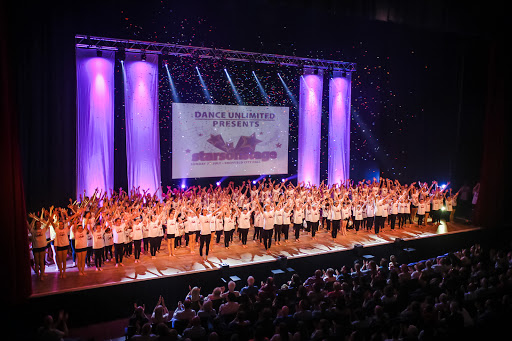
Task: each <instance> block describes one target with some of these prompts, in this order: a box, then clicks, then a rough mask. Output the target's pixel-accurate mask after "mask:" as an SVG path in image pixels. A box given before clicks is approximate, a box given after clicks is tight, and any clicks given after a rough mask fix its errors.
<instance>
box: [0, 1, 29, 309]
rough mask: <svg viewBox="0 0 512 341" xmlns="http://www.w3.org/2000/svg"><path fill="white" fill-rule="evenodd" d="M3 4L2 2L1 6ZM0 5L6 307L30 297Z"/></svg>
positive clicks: (0, 210) (11, 84) (0, 211)
mask: <svg viewBox="0 0 512 341" xmlns="http://www.w3.org/2000/svg"><path fill="white" fill-rule="evenodd" d="M2 4H3V2H2ZM5 9H6V8H5V6H4V5H0V97H1V100H0V113H1V114H0V140H1V141H2V142H1V144H0V153H1V155H2V165H1V167H0V169H1V173H0V174H1V175H0V188H1V189H2V200H1V204H0V216H1V217H2V247H0V259H2V260H3V262H2V263H3V265H2V273H3V274H4V276H3V278H2V280H1V281H0V283H2V284H1V286H0V290H1V293H2V294H1V295H2V300H1V302H2V303H7V304H8V305H9V306H10V305H13V304H16V303H20V302H23V301H24V300H25V299H26V298H28V296H29V295H30V294H31V290H32V288H31V280H30V257H29V249H28V234H27V223H26V214H25V197H24V194H23V193H24V191H23V178H22V174H23V173H22V169H21V160H20V148H19V136H18V113H17V107H16V102H15V92H16V90H15V89H16V85H15V77H14V72H13V71H14V70H13V69H12V67H11V65H12V55H9V54H8V51H9V49H8V47H9V46H11V43H12V40H11V39H9V34H8V33H7V22H8V21H7V15H6V10H5Z"/></svg>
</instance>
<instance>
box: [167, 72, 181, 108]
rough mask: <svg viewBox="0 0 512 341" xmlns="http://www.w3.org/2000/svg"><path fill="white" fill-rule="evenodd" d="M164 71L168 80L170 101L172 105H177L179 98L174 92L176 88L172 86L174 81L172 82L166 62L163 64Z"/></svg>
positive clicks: (176, 92)
mask: <svg viewBox="0 0 512 341" xmlns="http://www.w3.org/2000/svg"><path fill="white" fill-rule="evenodd" d="M165 71H166V72H167V78H168V79H169V85H170V87H171V93H172V101H173V102H174V103H179V102H180V97H179V95H178V91H177V90H176V86H174V81H173V80H172V77H171V72H170V71H169V65H167V62H165Z"/></svg>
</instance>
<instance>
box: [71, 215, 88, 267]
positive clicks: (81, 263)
mask: <svg viewBox="0 0 512 341" xmlns="http://www.w3.org/2000/svg"><path fill="white" fill-rule="evenodd" d="M88 226H89V225H88ZM72 229H73V233H74V235H75V247H76V249H75V251H76V266H77V268H78V275H80V276H85V256H86V253H87V230H86V229H85V227H84V226H83V225H82V224H78V225H73V226H72Z"/></svg>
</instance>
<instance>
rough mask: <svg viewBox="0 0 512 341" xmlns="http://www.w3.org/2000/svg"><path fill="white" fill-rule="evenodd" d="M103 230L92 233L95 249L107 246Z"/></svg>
mask: <svg viewBox="0 0 512 341" xmlns="http://www.w3.org/2000/svg"><path fill="white" fill-rule="evenodd" d="M103 232H104V231H103V230H100V231H99V232H97V231H96V230H94V231H93V233H92V248H93V249H103V247H104V246H105V241H104V240H103Z"/></svg>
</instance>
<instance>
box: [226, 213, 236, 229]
mask: <svg viewBox="0 0 512 341" xmlns="http://www.w3.org/2000/svg"><path fill="white" fill-rule="evenodd" d="M234 229H235V219H234V218H233V217H228V216H225V217H224V231H232V230H234Z"/></svg>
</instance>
